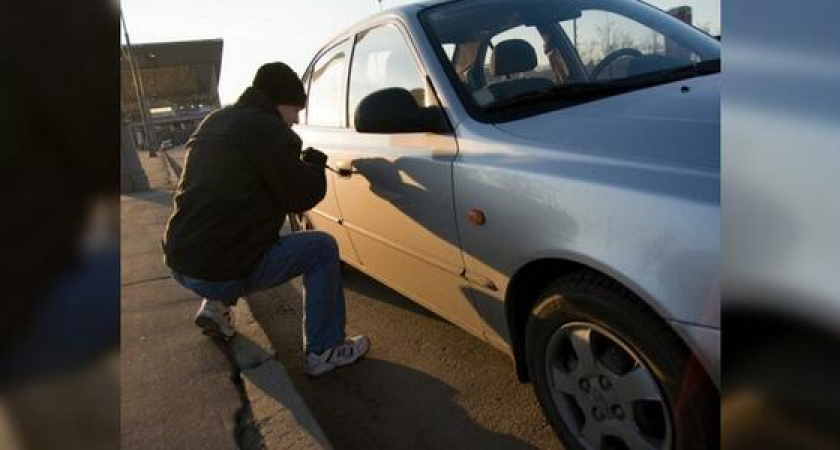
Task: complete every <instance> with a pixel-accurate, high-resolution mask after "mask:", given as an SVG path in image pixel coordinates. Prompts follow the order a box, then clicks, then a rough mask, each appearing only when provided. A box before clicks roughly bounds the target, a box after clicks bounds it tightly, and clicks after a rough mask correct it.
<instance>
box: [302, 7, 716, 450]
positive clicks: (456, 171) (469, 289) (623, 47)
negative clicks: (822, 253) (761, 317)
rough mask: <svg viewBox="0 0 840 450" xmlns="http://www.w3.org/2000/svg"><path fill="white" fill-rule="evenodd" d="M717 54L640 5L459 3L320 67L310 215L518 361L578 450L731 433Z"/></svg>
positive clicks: (408, 11)
mask: <svg viewBox="0 0 840 450" xmlns="http://www.w3.org/2000/svg"><path fill="white" fill-rule="evenodd" d="M719 72H720V47H719V42H718V41H717V40H716V39H714V38H712V37H711V36H709V35H707V34H705V33H703V32H702V31H700V30H698V29H695V28H693V27H691V26H689V25H687V24H685V23H683V22H681V21H679V20H677V19H675V18H673V17H671V16H669V15H668V14H666V13H664V12H662V11H660V10H658V9H656V8H654V7H651V6H649V5H647V4H645V3H642V2H639V1H636V0H457V1H446V2H433V3H420V4H412V5H408V6H404V7H401V8H397V9H393V10H390V11H387V12H384V13H381V14H379V15H377V16H375V17H372V18H370V19H368V20H366V21H364V22H362V23H360V24H358V25H356V26H354V27H352V28H351V29H349V30H347V31H345V32H343V33H341V34H339V35H337V37H335V38H334V39H333V40H331V41H330V42H329V43H327V45H325V46H324V47H323V49H322V50H321V51H319V52H318V53H317V55H316V56H315V57H314V59H313V60H312V63H311V64H310V65H309V67H308V69H307V71H306V73H305V74H304V77H303V78H304V83H305V85H306V86H307V91H308V95H309V99H308V104H307V107H306V110H305V113H304V114H303V115H302V117H301V124H300V125H299V126H297V127H296V131H297V132H298V133H299V134H300V135H301V137H302V138H303V140H304V146H312V147H315V148H318V149H321V150H322V151H324V152H325V153H327V154H328V155H329V159H330V164H331V165H332V166H333V168H334V169H335V170H336V172H335V173H332V172H331V173H329V174H328V175H329V177H328V184H329V186H328V193H327V195H326V197H325V198H324V200H323V201H322V202H321V203H320V204H319V205H317V206H316V207H315V208H314V209H312V210H311V211H309V212H308V213H306V214H305V215H300V216H296V217H293V226H294V227H295V228H296V229H306V228H315V229H319V230H323V231H326V232H329V233H331V234H332V235H333V236H335V238H336V240H337V241H338V243H339V246H340V249H341V257H342V259H343V260H344V261H345V262H346V263H348V264H350V265H352V266H354V267H356V268H358V269H359V270H361V271H363V272H365V273H367V274H368V275H370V276H371V277H373V278H375V279H377V280H379V281H381V282H382V283H384V284H386V285H388V286H390V287H391V288H393V289H394V290H396V291H398V292H400V293H402V294H403V295H405V296H407V297H409V298H410V299H412V300H414V301H416V302H417V303H419V304H421V305H423V306H425V307H426V308H428V309H430V310H432V311H434V312H435V313H437V314H439V315H440V316H442V317H444V318H446V319H447V320H449V321H451V322H452V323H454V324H456V325H458V326H460V327H462V328H463V329H464V330H467V331H468V332H470V333H472V334H474V335H475V336H478V337H479V338H481V339H483V340H485V341H486V342H488V343H489V344H490V345H493V346H494V347H497V348H498V349H500V350H502V351H503V352H505V353H507V354H509V355H511V356H512V358H513V360H514V361H515V364H516V368H517V373H518V375H519V377H520V378H521V380H523V381H531V382H532V383H533V386H534V389H535V391H536V394H537V397H538V399H539V401H540V403H541V406H542V408H543V411H544V413H545V415H546V417H547V418H548V421H549V422H550V423H551V425H552V426H553V427H554V430H555V431H556V433H557V434H558V436H559V438H560V440H561V441H562V442H563V443H564V444H565V445H566V446H567V448H587V449H600V448H632V449H636V448H643V449H668V448H681V449H682V448H712V447H715V446H717V445H718V439H719V430H718V423H719V422H718V415H719V413H718V408H719V394H718V389H719V387H718V385H719V381H718V380H719V376H718V372H719V367H718V366H719V359H720V358H719V353H720V352H719V341H720V317H719V288H718V266H719V253H720V249H719V243H720V227H719V219H720V109H719V105H720V97H719V91H720V75H719Z"/></svg>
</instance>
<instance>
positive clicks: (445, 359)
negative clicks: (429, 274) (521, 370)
mask: <svg viewBox="0 0 840 450" xmlns="http://www.w3.org/2000/svg"><path fill="white" fill-rule="evenodd" d="M344 283H345V291H346V294H347V306H348V330H347V331H348V333H349V334H356V333H366V334H368V335H369V336H371V339H372V341H373V347H372V349H371V352H370V354H369V357H368V358H367V360H365V361H363V362H361V363H360V364H358V365H356V366H351V367H348V368H343V369H341V370H339V371H337V372H335V373H334V374H331V375H330V376H328V377H325V378H323V379H319V380H310V379H308V378H307V377H305V376H303V375H302V373H303V368H302V363H301V359H300V348H301V338H300V319H301V299H300V292H301V286H300V282H299V280H295V281H294V282H293V283H292V284H291V285H287V286H281V287H279V288H276V289H273V290H271V291H267V292H265V293H261V294H258V295H253V296H251V297H249V299H248V302H249V304H250V306H251V310H252V311H253V314H254V316H255V317H256V319H257V320H258V321H259V322H260V324H261V325H262V326H263V328H264V329H265V330H266V333H267V335H268V337H269V339H270V340H271V342H272V343H273V345H274V348H275V349H277V353H278V359H279V360H280V361H281V362H282V363H283V365H284V366H285V367H286V368H287V369H288V371H289V373H290V375H291V377H292V380H293V382H294V383H295V385H296V386H297V388H298V392H300V394H301V396H303V398H304V399H305V400H306V402H307V403H308V405H309V408H310V410H311V411H312V413H313V415H314V416H315V417H316V418H317V419H318V422H319V423H320V425H321V428H322V429H323V430H324V432H325V433H326V434H327V436H328V437H329V439H330V441H331V442H332V444H333V445H334V446H335V447H336V448H339V449H342V448H346V449H368V448H481V449H502V448H541V449H547V448H560V445H559V443H558V441H557V439H556V437H555V436H554V434H553V432H552V431H551V429H550V427H549V426H548V424H547V423H546V421H545V419H544V417H543V415H542V412H541V411H540V409H539V405H538V404H537V401H536V398H535V397H534V395H533V393H532V390H531V387H530V385H524V384H520V383H518V382H517V381H516V377H515V374H514V369H513V364H512V363H511V361H510V359H509V358H508V357H507V356H505V355H503V354H502V353H500V352H498V351H497V350H495V349H493V348H491V347H490V346H488V345H486V344H484V343H483V342H481V341H479V340H478V339H475V338H473V337H472V336H470V335H468V334H467V333H466V332H464V331H461V330H460V329H459V328H457V327H455V326H454V325H451V324H450V323H448V322H445V321H444V320H442V319H440V318H438V317H437V316H435V315H434V314H433V313H431V312H428V311H427V310H425V309H423V308H422V307H420V306H417V305H416V304H414V303H412V302H410V301H408V300H407V299H405V298H404V297H402V296H401V295H399V294H397V293H396V292H394V291H392V290H390V289H388V288H386V287H385V286H383V285H381V284H379V283H377V282H375V281H373V280H372V279H370V278H369V277H367V276H366V275H364V274H362V273H360V272H358V271H356V270H353V269H347V270H346V271H345V275H344Z"/></svg>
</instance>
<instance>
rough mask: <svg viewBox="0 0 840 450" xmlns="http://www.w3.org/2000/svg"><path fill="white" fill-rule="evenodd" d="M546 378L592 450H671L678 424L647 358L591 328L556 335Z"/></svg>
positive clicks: (569, 327)
mask: <svg viewBox="0 0 840 450" xmlns="http://www.w3.org/2000/svg"><path fill="white" fill-rule="evenodd" d="M546 375H547V379H548V380H549V389H550V391H551V397H552V400H553V401H554V405H555V406H556V407H557V411H558V412H559V414H560V417H561V419H562V420H563V422H564V423H565V424H566V427H567V428H568V429H569V430H570V431H571V432H572V433H573V434H574V435H575V436H576V437H577V439H578V442H579V443H580V444H581V445H582V446H583V447H584V448H586V449H588V450H602V449H609V450H613V449H619V450H621V449H644V450H665V449H670V448H671V446H672V442H673V426H672V423H673V421H672V420H671V413H670V408H669V407H668V404H667V400H666V397H665V395H664V394H663V392H662V389H661V387H660V386H659V384H658V383H657V381H656V378H655V377H654V376H653V375H652V373H651V371H650V369H649V368H648V367H647V365H646V364H645V363H644V361H643V360H642V358H641V357H640V356H639V355H638V353H637V352H636V351H634V350H633V349H632V347H630V346H629V345H628V344H626V343H625V342H623V341H622V340H621V339H620V338H618V337H617V336H615V335H614V334H613V333H610V332H609V331H607V330H605V329H604V328H602V327H599V326H597V325H595V324H592V323H586V322H573V323H568V324H565V325H563V326H562V327H560V328H559V329H557V330H556V331H555V332H554V334H553V335H552V336H551V339H550V340H549V343H548V347H547V349H546Z"/></svg>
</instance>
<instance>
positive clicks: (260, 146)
mask: <svg viewBox="0 0 840 450" xmlns="http://www.w3.org/2000/svg"><path fill="white" fill-rule="evenodd" d="M305 104H306V94H305V92H304V89H303V84H302V83H301V81H300V79H299V78H298V76H297V75H296V74H295V72H294V71H292V70H291V69H290V68H289V67H288V66H287V65H285V64H283V63H280V62H277V63H269V64H265V65H263V66H262V67H260V69H259V70H258V71H257V74H256V76H255V77H254V81H253V83H252V86H251V87H249V88H248V89H247V90H245V92H244V93H243V94H242V96H241V97H240V98H239V100H238V101H237V102H236V104H234V105H233V106H228V107H224V108H221V109H219V110H217V111H215V112H213V113H212V114H210V115H209V116H207V118H205V120H204V121H203V122H202V123H201V125H200V126H199V127H198V129H197V130H196V131H195V133H194V134H193V135H192V136H191V137H190V140H189V141H188V143H187V148H188V149H189V153H188V155H187V160H186V163H185V166H184V171H183V174H182V175H181V180H180V182H179V184H178V190H177V192H176V193H175V210H174V213H173V214H172V217H171V218H170V219H169V223H168V225H167V228H166V232H165V234H164V237H163V250H164V254H165V261H166V263H167V265H168V266H169V268H170V269H171V270H172V273H173V277H174V278H175V280H177V281H178V282H179V283H180V284H182V285H183V286H185V287H187V288H188V289H191V290H192V291H194V292H195V293H197V294H198V295H199V296H201V297H203V298H204V300H203V302H202V304H201V308H200V309H199V311H198V313H197V314H196V316H195V324H196V325H197V326H198V327H200V328H201V329H202V330H203V331H204V333H205V334H208V335H214V336H220V337H223V338H227V339H229V338H232V337H233V336H234V335H235V334H236V330H235V329H234V326H233V322H232V319H231V313H230V308H231V307H232V306H233V305H235V304H236V301H237V299H239V297H242V296H244V295H245V294H248V293H251V292H255V291H259V290H263V289H268V288H271V287H273V286H277V285H279V284H281V283H285V282H286V281H288V280H290V279H291V278H294V277H296V276H298V275H303V283H304V287H305V293H304V319H303V322H304V323H303V328H304V342H305V347H306V348H305V355H306V373H307V374H309V375H311V376H318V375H323V374H325V373H327V372H329V371H331V370H332V369H334V368H336V367H339V366H344V365H347V364H352V363H353V362H355V361H356V360H358V359H359V358H360V357H362V356H363V355H364V354H365V353H366V352H367V350H368V348H369V347H370V341H369V339H368V338H367V337H366V336H355V337H351V338H349V339H348V338H346V337H345V334H344V323H345V314H344V290H343V288H342V285H341V266H340V261H339V259H338V248H337V246H336V243H335V240H334V239H333V238H332V236H330V235H328V234H326V233H322V232H317V231H310V232H302V233H295V234H291V235H288V236H284V237H282V238H279V237H278V236H279V234H278V233H279V230H280V228H281V226H282V225H283V221H284V220H285V217H286V215H287V213H290V212H303V211H306V210H308V209H310V208H312V207H313V206H315V205H316V204H317V203H318V202H320V201H321V199H323V197H324V194H325V192H326V178H325V173H324V170H325V169H324V168H325V165H326V161H327V157H326V155H324V154H323V153H321V152H319V151H317V150H313V149H307V150H305V151H303V152H302V151H301V139H300V138H299V137H298V135H297V134H296V133H295V132H294V131H292V129H291V126H292V125H294V124H296V123H297V122H298V114H299V112H300V110H301V109H303V107H304V105H305Z"/></svg>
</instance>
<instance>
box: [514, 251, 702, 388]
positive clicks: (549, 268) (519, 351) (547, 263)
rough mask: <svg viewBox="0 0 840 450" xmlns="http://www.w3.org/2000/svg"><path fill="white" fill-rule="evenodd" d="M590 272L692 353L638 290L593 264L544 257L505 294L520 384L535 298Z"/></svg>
mask: <svg viewBox="0 0 840 450" xmlns="http://www.w3.org/2000/svg"><path fill="white" fill-rule="evenodd" d="M581 270H585V271H590V272H594V273H596V274H598V275H599V276H603V277H606V278H608V279H610V280H612V281H613V282H615V283H617V284H618V285H620V286H622V287H623V288H624V289H627V290H628V291H629V292H630V293H631V294H633V297H634V298H635V299H636V300H637V301H638V303H639V304H640V305H641V306H642V307H644V308H646V309H648V310H649V311H650V312H651V313H652V314H655V315H656V316H657V317H659V318H660V319H661V320H662V321H663V322H665V323H667V325H668V327H669V328H671V329H672V331H673V332H674V333H675V334H676V335H677V337H678V338H679V340H680V341H681V342H682V343H683V345H685V346H686V347H687V348H688V349H691V350H692V351H693V347H692V346H691V345H690V343H688V342H686V340H685V337H684V336H682V335H681V334H680V333H678V332H677V331H676V330H674V329H673V327H672V326H671V324H670V322H669V321H668V317H667V316H666V315H664V314H662V312H661V311H659V310H658V308H656V307H655V306H654V305H651V303H650V302H649V301H647V300H645V294H644V293H642V292H639V289H638V287H633V286H631V285H630V283H627V282H624V281H623V280H622V279H621V277H620V276H615V275H613V274H610V273H608V272H607V271H605V270H600V269H598V268H596V265H595V264H591V263H589V262H584V261H579V260H576V259H571V258H560V257H547V258H540V259H535V260H532V261H530V262H528V263H527V264H524V265H523V266H521V267H520V268H519V269H518V270H517V271H516V272H515V273H514V275H513V276H512V277H511V280H510V282H509V283H508V286H507V290H506V292H505V318H506V321H507V327H508V332H509V336H510V340H511V350H512V353H513V358H514V364H515V367H516V375H517V377H518V378H519V380H520V381H522V382H529V381H530V375H529V374H528V368H527V362H526V360H525V331H526V326H527V324H528V318H529V316H530V313H531V311H532V310H533V309H534V307H535V306H536V303H537V301H538V300H539V295H540V294H541V293H542V292H543V291H544V290H545V289H546V288H547V287H548V286H549V285H550V284H551V283H552V282H554V281H555V280H557V279H558V278H560V277H562V276H564V275H566V274H569V273H573V272H576V271H581Z"/></svg>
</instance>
